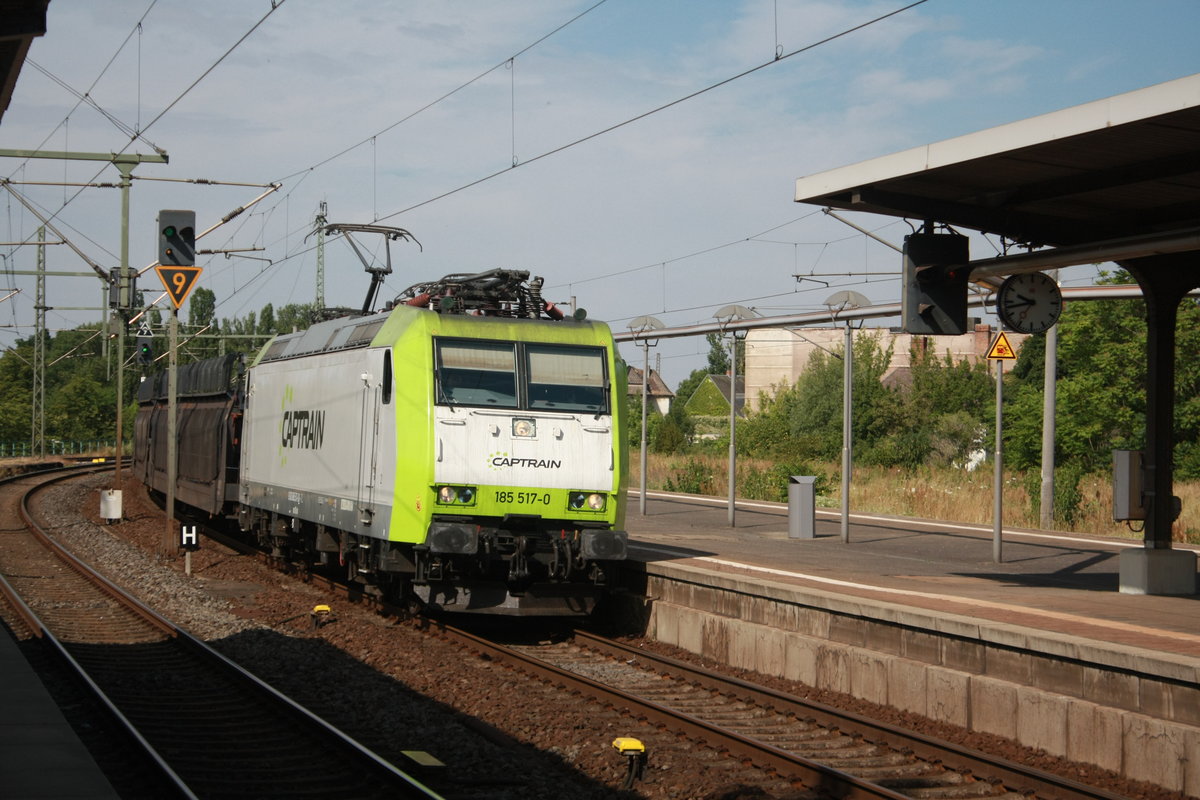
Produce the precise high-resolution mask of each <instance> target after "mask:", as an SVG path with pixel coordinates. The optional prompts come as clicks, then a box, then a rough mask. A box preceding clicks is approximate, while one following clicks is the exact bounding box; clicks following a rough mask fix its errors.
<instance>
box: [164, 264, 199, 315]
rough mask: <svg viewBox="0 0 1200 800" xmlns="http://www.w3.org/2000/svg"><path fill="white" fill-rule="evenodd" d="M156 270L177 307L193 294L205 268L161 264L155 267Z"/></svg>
mask: <svg viewBox="0 0 1200 800" xmlns="http://www.w3.org/2000/svg"><path fill="white" fill-rule="evenodd" d="M154 271H155V272H157V273H158V278H159V280H161V281H162V285H163V288H165V289H166V290H167V294H168V295H170V296H171V302H172V303H174V304H175V308H179V307H180V306H181V305H183V301H184V300H186V299H187V296H188V295H189V294H191V291H192V289H193V288H194V287H195V285H196V279H197V278H199V277H200V273H201V272H203V271H204V270H203V268H202V267H163V266H159V267H155V268H154Z"/></svg>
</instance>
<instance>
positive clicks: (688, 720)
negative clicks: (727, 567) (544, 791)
mask: <svg viewBox="0 0 1200 800" xmlns="http://www.w3.org/2000/svg"><path fill="white" fill-rule="evenodd" d="M230 544H234V543H233V542H230ZM259 557H260V558H262V559H263V560H264V561H268V562H272V563H276V565H277V566H278V563H277V562H278V559H273V558H271V557H269V556H264V555H262V554H259ZM301 577H304V578H306V579H308V580H310V581H311V582H313V583H319V584H323V587H322V588H324V589H326V590H330V589H333V590H334V591H340V592H343V593H345V594H346V596H347V597H349V598H352V599H354V601H355V602H357V603H363V604H367V605H372V606H373V607H374V608H375V609H376V610H377V611H380V612H382V613H385V614H388V613H397V612H399V613H404V611H405V610H404V609H386V608H384V607H383V606H381V605H379V604H375V603H372V602H370V598H368V597H366V596H364V595H363V594H362V592H361V588H360V589H359V590H358V591H357V592H356V591H355V590H353V589H348V588H346V587H344V586H340V587H337V588H334V586H335V584H336V582H327V581H326V580H325V579H324V578H322V577H320V576H316V575H307V574H302V575H301ZM326 583H329V584H330V585H328V586H325V585H324V584H326ZM428 628H429V629H431V630H434V631H442V632H444V633H445V634H446V635H447V636H449V637H454V638H456V639H458V640H459V641H461V642H463V643H465V644H466V646H467V647H469V648H471V649H473V650H475V651H477V652H480V653H485V654H486V659H485V661H486V662H504V663H511V664H514V665H516V666H518V667H519V668H520V669H522V670H523V671H525V672H527V673H531V674H536V675H539V676H540V677H541V678H542V679H544V680H547V681H549V682H550V684H551V685H549V686H547V687H546V691H545V692H544V693H543V694H541V695H540V696H539V699H538V700H537V701H534V700H533V698H532V695H523V696H528V697H529V700H528V702H531V703H532V702H536V703H537V704H538V705H539V707H544V713H545V714H546V715H564V716H571V715H574V714H575V713H577V712H576V711H574V710H568V709H572V708H573V707H574V708H578V707H579V701H578V700H577V699H572V697H571V694H572V693H575V694H582V695H586V696H589V697H591V698H594V699H596V700H598V701H600V702H602V703H605V704H607V705H609V706H610V707H611V708H612V709H613V710H614V711H619V712H626V713H627V714H628V715H630V716H632V717H634V718H640V719H642V720H645V721H648V722H651V723H652V724H653V725H654V726H655V727H656V728H657V729H658V730H660V731H669V732H671V733H672V734H675V733H677V732H678V733H681V734H684V735H686V736H687V737H688V738H689V739H690V740H692V741H693V742H699V743H702V744H703V745H705V747H699V748H697V747H696V746H695V745H694V744H690V745H688V746H687V747H685V748H684V749H683V751H680V750H678V749H676V750H675V751H674V752H673V753H672V754H671V755H670V756H668V754H667V752H666V751H665V750H664V749H663V746H664V745H666V744H667V743H666V742H664V741H661V738H662V737H661V736H659V737H656V735H655V734H650V738H649V739H647V741H648V742H651V753H650V763H649V770H659V769H662V770H664V771H663V772H657V773H651V774H650V775H648V777H647V780H648V781H649V782H650V784H648V785H647V786H646V789H647V790H648V791H649V792H650V796H660V794H659V792H661V791H662V790H663V788H664V783H665V781H664V777H665V776H667V775H684V774H687V775H689V776H694V775H695V774H696V770H697V768H698V767H697V765H707V766H701V767H699V768H700V769H709V770H711V769H713V768H715V770H716V771H717V772H722V771H723V772H725V773H726V774H727V776H728V780H726V781H725V785H728V786H735V785H744V786H753V787H756V789H758V790H761V793H760V794H759V795H755V796H762V797H776V798H784V797H787V798H793V797H812V796H829V795H837V796H844V797H854V798H858V797H892V798H899V797H912V798H957V797H972V798H973V797H981V798H992V797H997V798H1015V797H1017V796H1020V797H1022V798H1026V800H1032V799H1033V798H1064V800H1065V799H1067V798H1070V799H1072V800H1073V799H1074V798H1096V799H1097V800H1100V799H1101V798H1106V799H1111V798H1116V797H1118V796H1119V795H1115V794H1111V793H1106V792H1104V791H1102V790H1093V789H1090V788H1088V787H1085V786H1081V785H1079V784H1076V783H1073V782H1071V781H1070V780H1062V779H1059V778H1057V777H1055V776H1052V775H1049V774H1044V773H1041V772H1039V771H1036V770H1026V769H1024V768H1022V767H1019V766H1016V765H1011V764H1006V763H1004V762H1002V761H999V760H997V759H992V758H990V757H988V756H986V755H983V754H980V753H975V752H973V751H968V750H963V749H961V748H954V747H952V746H949V745H944V744H942V743H940V742H935V741H929V740H925V739H922V738H921V737H914V736H911V735H908V734H905V733H904V732H902V731H893V730H891V729H888V728H886V726H880V725H878V724H877V723H875V722H872V721H870V720H866V719H861V718H858V717H854V716H851V715H846V714H841V713H840V712H836V711H833V710H831V709H827V708H824V707H821V706H816V705H811V704H804V705H802V706H797V705H796V703H799V702H800V701H798V700H797V699H796V698H794V697H792V696H790V695H780V694H778V693H775V692H771V691H770V690H766V689H762V688H760V687H754V686H750V685H749V684H744V683H739V682H737V681H729V680H728V679H727V678H724V677H722V676H719V675H711V674H707V673H704V672H703V671H700V670H696V669H695V668H694V667H692V666H690V665H687V664H683V663H679V662H671V661H670V660H669V659H666V660H659V659H656V658H655V657H654V656H653V655H652V654H651V653H648V652H646V651H644V650H641V649H630V648H623V647H621V646H620V645H618V644H616V643H606V642H604V641H602V640H599V639H597V638H596V637H591V636H589V635H587V634H582V633H576V634H575V639H574V641H573V642H572V643H570V644H565V643H558V644H556V645H553V646H539V647H534V648H520V647H518V648H503V647H500V646H499V645H495V644H494V643H492V642H486V641H483V640H476V639H473V638H471V637H469V636H461V637H460V636H459V634H458V632H456V631H453V630H452V629H449V628H446V627H444V626H442V625H441V624H440V623H438V622H432V623H430V624H429V625H428ZM385 646H386V645H383V644H382V643H381V644H380V645H378V646H376V648H378V647H385ZM422 649H423V648H422ZM602 651H608V652H609V653H610V654H611V655H608V656H605V657H603V658H602V657H600V656H599V655H598V654H599V653H600V652H602ZM443 658H446V656H443ZM531 665H532V666H531ZM680 670H681V671H680ZM575 676H578V678H582V679H583V680H579V679H578V678H577V677H575ZM489 680H490V678H489ZM589 681H590V683H589ZM609 684H611V685H612V686H613V687H616V688H617V689H618V690H619V691H618V692H615V693H614V692H613V691H611V687H610V686H609ZM554 687H562V688H565V689H567V691H559V690H558V689H556V688H554ZM522 691H525V692H528V690H522ZM556 694H557V696H558V697H561V700H559V699H556V697H555V695H556ZM447 702H452V701H447ZM560 703H561V705H560ZM572 704H574V706H572ZM556 709H557V710H556ZM584 713H585V714H586V713H587V712H584ZM597 716H599V715H597ZM620 727H622V726H618V728H620ZM731 732H732V733H734V734H736V735H735V736H729V735H728V734H729V733H731ZM568 736H570V734H569V733H568ZM672 738H673V737H672ZM607 741H608V740H605V746H607ZM656 753H657V754H658V755H659V756H660V761H659V763H656V761H655V756H656ZM706 753H707V755H705V754H706ZM668 758H670V761H671V762H672V763H671V764H670V765H669V766H668V765H667V763H666V762H667V759H668ZM455 774H456V775H457V774H459V773H457V772H456V773H455ZM509 774H510V775H512V776H514V777H515V774H514V773H509ZM668 780H669V779H668ZM610 785H612V784H610ZM709 785H711V782H710V784H709ZM633 788H634V791H635V792H636V791H637V790H638V785H634V787H633ZM676 791H677V790H676ZM480 796H487V795H480ZM670 796H678V795H677V794H671V795H670ZM694 796H697V797H699V796H707V795H705V794H697V795H694ZM713 796H716V795H713Z"/></svg>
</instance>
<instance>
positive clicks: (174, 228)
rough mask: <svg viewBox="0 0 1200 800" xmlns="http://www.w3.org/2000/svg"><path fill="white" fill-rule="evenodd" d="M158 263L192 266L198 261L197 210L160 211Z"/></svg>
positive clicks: (172, 265) (171, 265)
mask: <svg viewBox="0 0 1200 800" xmlns="http://www.w3.org/2000/svg"><path fill="white" fill-rule="evenodd" d="M158 263H159V264H161V265H162V266H164V267H190V266H192V265H193V264H195V263H196V212H195V211H181V210H168V209H164V210H162V211H159V212H158Z"/></svg>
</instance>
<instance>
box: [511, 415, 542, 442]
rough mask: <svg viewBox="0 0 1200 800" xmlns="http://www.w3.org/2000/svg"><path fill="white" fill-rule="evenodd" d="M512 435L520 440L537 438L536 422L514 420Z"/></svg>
mask: <svg viewBox="0 0 1200 800" xmlns="http://www.w3.org/2000/svg"><path fill="white" fill-rule="evenodd" d="M512 434H513V436H518V437H520V438H522V439H532V438H533V437H534V436H537V422H536V421H535V420H532V419H514V420H513V423H512Z"/></svg>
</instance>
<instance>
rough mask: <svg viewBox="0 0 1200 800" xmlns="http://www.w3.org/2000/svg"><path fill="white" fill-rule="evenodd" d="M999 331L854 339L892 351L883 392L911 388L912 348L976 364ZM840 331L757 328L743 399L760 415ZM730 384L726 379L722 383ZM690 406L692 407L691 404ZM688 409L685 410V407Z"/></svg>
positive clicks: (883, 333)
mask: <svg viewBox="0 0 1200 800" xmlns="http://www.w3.org/2000/svg"><path fill="white" fill-rule="evenodd" d="M996 332H997V330H996V329H995V328H993V327H992V326H991V325H982V324H979V325H976V326H975V330H974V331H972V332H971V333H965V334H963V335H962V336H921V335H917V334H909V333H898V332H895V331H891V330H887V329H883V328H864V329H862V330H861V331H855V332H854V335H855V336H856V337H857V336H879V337H880V342H879V344H880V347H881V348H884V349H886V348H887V347H888V346H891V347H892V361H891V364H890V365H889V366H888V369H887V371H886V372H885V373H884V375H883V383H884V385H885V386H890V387H899V386H909V385H911V384H912V373H911V363H910V358H909V353H910V350H911V348H912V347H913V346H914V345H915V346H916V347H918V348H924V349H926V350H928V351H930V352H932V353H933V354H934V355H935V356H937V358H938V359H945V357H946V354H947V353H949V354H950V357H951V358H952V359H953V360H954V361H969V362H972V363H977V362H980V361H983V360H984V359H986V358H987V354H988V348H989V347H990V346H991V343H992V339H993V338H995V336H996ZM844 336H845V330H844V329H843V328H794V329H792V328H760V329H757V330H752V331H750V332H749V333H748V335H747V336H746V394H747V397H748V398H749V402H750V407H751V408H752V409H758V408H760V407H761V405H762V403H761V400H760V397H761V395H763V394H766V395H767V396H768V397H769V396H770V395H771V394H773V393H774V391H775V387H777V386H792V385H793V384H795V382H796V379H797V378H799V377H800V373H802V372H803V371H804V369H805V367H807V366H808V360H809V358H810V357H811V356H812V354H813V352H814V351H816V350H817V349H818V348H821V349H825V350H831V351H833V352H840V351H841V349H842V343H843V341H844V338H843V337H844ZM1005 336H1007V337H1008V342H1009V344H1011V345H1012V347H1013V349H1014V350H1016V351H1017V352H1018V353H1019V352H1020V350H1021V345H1022V344H1024V343H1025V340H1026V339H1028V338H1029V335H1028V334H1024V333H1014V332H1012V331H1006V332H1005ZM726 380H728V378H727V379H726ZM689 405H690V404H689ZM685 407H686V406H685Z"/></svg>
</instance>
